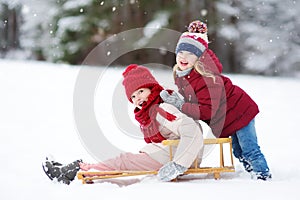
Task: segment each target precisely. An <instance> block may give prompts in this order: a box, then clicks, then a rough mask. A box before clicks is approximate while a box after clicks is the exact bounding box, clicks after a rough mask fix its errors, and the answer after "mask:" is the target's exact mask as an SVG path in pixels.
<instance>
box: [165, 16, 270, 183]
mask: <svg viewBox="0 0 300 200" xmlns="http://www.w3.org/2000/svg"><path fill="white" fill-rule="evenodd" d="M175 53H176V65H175V66H174V68H173V75H174V79H175V84H176V85H177V87H178V91H179V93H180V94H181V95H182V96H183V97H184V101H183V102H182V100H181V99H180V98H178V101H176V100H174V97H171V95H169V94H168V93H167V92H165V91H163V92H161V97H162V98H163V100H164V101H165V102H167V103H171V104H174V102H182V103H181V105H180V106H179V108H180V110H181V111H182V112H183V113H185V114H187V115H188V116H190V117H192V118H194V119H195V120H203V121H205V122H206V123H207V124H208V125H209V126H210V128H211V129H212V131H213V133H214V135H215V136H216V137H231V138H232V145H233V146H232V147H233V153H234V155H235V157H237V158H238V159H239V160H240V161H241V162H242V163H243V165H244V167H245V169H246V170H247V171H248V172H251V174H252V175H253V176H252V177H256V178H257V179H262V180H267V179H270V178H271V173H270V172H269V167H268V165H267V162H266V159H265V157H264V155H263V154H262V152H261V150H260V147H259V145H258V143H257V138H256V130H255V126H254V118H255V116H256V115H257V114H258V112H259V110H258V106H257V104H256V103H255V102H254V101H253V100H252V98H251V97H250V96H249V95H248V94H247V93H246V92H245V91H244V90H242V89H241V88H240V87H238V86H236V85H234V84H233V83H232V82H231V80H230V79H229V78H228V77H226V76H224V75H222V74H221V73H222V64H221V63H220V61H219V59H218V58H217V56H216V55H215V54H214V52H213V51H212V50H210V49H209V48H208V37H207V25H206V24H205V23H203V22H201V21H199V20H197V21H193V22H191V23H190V25H189V26H188V32H185V33H183V34H182V35H181V36H180V38H179V40H178V43H177V46H176V50H175ZM174 95H175V94H173V96H174ZM174 105H175V104H174Z"/></svg>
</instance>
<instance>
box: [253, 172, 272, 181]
mask: <svg viewBox="0 0 300 200" xmlns="http://www.w3.org/2000/svg"><path fill="white" fill-rule="evenodd" d="M255 177H256V178H257V180H263V181H268V180H271V179H272V174H270V173H265V174H263V173H256V174H255Z"/></svg>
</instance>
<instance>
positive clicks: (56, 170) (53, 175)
mask: <svg viewBox="0 0 300 200" xmlns="http://www.w3.org/2000/svg"><path fill="white" fill-rule="evenodd" d="M80 162H82V161H81V160H76V161H74V162H72V163H70V164H68V165H62V164H61V163H58V162H55V161H50V160H48V158H46V161H45V162H44V163H43V170H44V172H45V173H46V175H47V176H48V177H49V178H50V180H57V181H58V182H62V183H64V184H67V185H69V184H70V183H71V181H73V180H74V178H75V176H76V174H77V172H78V171H79V170H80V167H79V163H80Z"/></svg>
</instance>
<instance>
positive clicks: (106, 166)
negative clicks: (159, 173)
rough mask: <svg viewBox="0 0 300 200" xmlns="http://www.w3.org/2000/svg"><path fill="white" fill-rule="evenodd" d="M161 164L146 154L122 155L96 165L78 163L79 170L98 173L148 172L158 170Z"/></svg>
mask: <svg viewBox="0 0 300 200" xmlns="http://www.w3.org/2000/svg"><path fill="white" fill-rule="evenodd" d="M161 167H162V164H161V163H159V162H157V161H156V160H154V159H152V158H151V157H150V156H148V154H146V153H139V154H133V153H124V154H121V155H120V156H118V157H116V158H113V159H109V160H106V161H104V162H100V163H97V164H88V163H80V169H81V170H84V171H88V170H90V169H95V170H99V171H114V170H134V171H144V170H145V171H148V170H149V171H150V170H158V169H160V168H161Z"/></svg>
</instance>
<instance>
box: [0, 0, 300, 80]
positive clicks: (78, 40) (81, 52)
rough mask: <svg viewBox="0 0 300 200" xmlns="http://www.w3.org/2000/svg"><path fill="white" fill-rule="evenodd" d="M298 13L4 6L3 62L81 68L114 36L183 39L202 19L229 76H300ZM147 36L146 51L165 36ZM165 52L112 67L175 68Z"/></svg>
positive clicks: (140, 0)
mask: <svg viewBox="0 0 300 200" xmlns="http://www.w3.org/2000/svg"><path fill="white" fill-rule="evenodd" d="M299 10H300V3H299V1H296V0H287V1H280V0H243V1H241V0H214V1H209V0H200V1H199V0H151V1H148V0H113V1H104V0H103V1H102V0H50V1H46V0H42V1H41V0H0V58H7V59H30V60H44V61H48V62H56V63H57V62H60V63H61V62H63V63H69V64H72V65H79V64H81V63H82V62H83V60H84V58H85V57H86V56H87V55H88V53H89V52H90V51H91V50H92V49H93V48H94V47H95V46H97V45H98V44H99V43H101V42H102V41H104V40H106V39H107V38H108V37H110V36H112V35H114V34H118V33H120V32H122V31H126V30H131V29H134V28H140V27H145V28H147V27H152V28H157V29H159V28H168V29H171V30H175V31H179V32H183V31H185V30H186V26H187V25H188V23H189V22H190V21H191V20H194V19H201V20H203V21H205V22H207V24H208V28H209V29H208V30H209V40H210V41H211V44H210V48H212V49H213V50H214V51H215V52H216V54H217V55H218V56H219V58H220V59H221V61H222V63H223V65H224V71H225V72H229V73H248V74H260V75H268V76H300V75H299V74H300V48H299V45H300V35H299V34H300V18H299ZM143 34H144V37H145V36H147V37H148V38H150V40H148V41H147V42H148V43H149V42H151V41H157V40H159V38H160V36H161V35H160V31H157V32H155V33H151V31H147V30H146V29H145V31H144V33H143ZM141 37H142V36H141ZM171 37H172V36H171ZM177 39H178V38H176V37H174V38H170V41H172V42H175V41H176V40H177ZM131 42H132V41H130V40H128V43H131ZM147 42H143V43H140V44H139V47H141V46H142V45H147V44H146V43H147ZM164 45H167V44H164V43H163V42H162V46H161V49H162V50H157V49H140V50H136V51H131V52H130V53H126V54H125V55H122V56H121V57H120V58H118V59H116V60H115V61H114V63H113V64H118V65H126V64H128V63H132V62H136V63H161V64H164V65H167V66H172V65H173V64H174V54H173V53H170V52H168V51H163V49H164V48H165V47H164ZM169 45H170V44H169ZM171 45H175V44H171ZM98 64H101V62H100V63H98Z"/></svg>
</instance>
